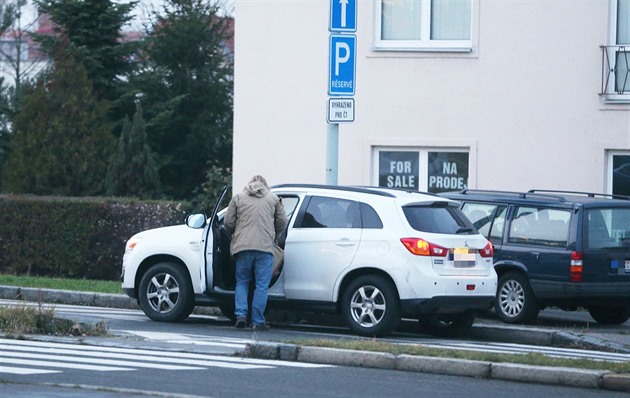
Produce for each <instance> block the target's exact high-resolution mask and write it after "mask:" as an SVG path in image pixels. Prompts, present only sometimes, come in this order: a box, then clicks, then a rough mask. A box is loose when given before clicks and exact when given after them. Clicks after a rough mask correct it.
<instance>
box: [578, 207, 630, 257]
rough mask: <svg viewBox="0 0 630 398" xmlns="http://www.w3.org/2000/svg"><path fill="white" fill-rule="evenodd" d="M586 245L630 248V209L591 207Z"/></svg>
mask: <svg viewBox="0 0 630 398" xmlns="http://www.w3.org/2000/svg"><path fill="white" fill-rule="evenodd" d="M585 232H586V247H588V248H590V249H600V248H616V247H626V248H630V209H628V208H612V209H590V210H587V212H586V225H585Z"/></svg>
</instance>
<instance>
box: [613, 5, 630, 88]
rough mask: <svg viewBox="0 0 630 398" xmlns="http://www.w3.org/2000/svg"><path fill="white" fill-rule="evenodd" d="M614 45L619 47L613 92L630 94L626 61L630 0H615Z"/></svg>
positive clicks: (629, 40) (629, 27)
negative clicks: (615, 25) (615, 23)
mask: <svg viewBox="0 0 630 398" xmlns="http://www.w3.org/2000/svg"><path fill="white" fill-rule="evenodd" d="M616 21H617V27H616V35H615V36H616V40H615V41H616V43H615V44H616V45H617V46H621V47H620V48H619V50H618V51H617V52H616V54H615V56H616V57H615V58H616V65H617V67H616V68H615V69H616V73H615V92H618V93H619V92H624V93H625V92H630V78H629V77H630V74H629V73H628V60H629V59H630V52H629V50H630V48H627V47H624V46H630V0H617V18H616Z"/></svg>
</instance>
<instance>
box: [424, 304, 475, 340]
mask: <svg viewBox="0 0 630 398" xmlns="http://www.w3.org/2000/svg"><path fill="white" fill-rule="evenodd" d="M475 317H476V314H475V311H472V310H470V311H465V312H463V313H459V314H432V315H427V316H421V317H419V318H418V321H419V322H420V326H421V328H422V329H423V330H424V331H426V332H428V333H429V334H431V335H433V336H436V337H459V336H462V335H464V334H466V333H467V332H468V331H469V330H470V329H471V328H472V325H473V323H475Z"/></svg>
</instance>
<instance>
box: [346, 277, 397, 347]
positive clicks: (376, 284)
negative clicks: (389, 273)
mask: <svg viewBox="0 0 630 398" xmlns="http://www.w3.org/2000/svg"><path fill="white" fill-rule="evenodd" d="M341 312H342V315H343V318H344V320H345V321H346V323H347V324H348V326H349V327H350V330H352V331H353V332H354V333H356V334H358V335H361V336H385V335H388V334H390V333H392V332H393V331H394V329H396V327H397V326H398V324H399V323H400V303H399V299H398V293H397V292H396V289H395V287H394V286H393V284H392V283H391V282H390V281H389V280H387V279H385V278H384V277H382V276H378V275H363V276H360V277H358V278H357V279H355V280H354V281H352V282H351V283H350V284H349V285H348V287H347V288H346V289H345V291H344V293H343V296H342V301H341Z"/></svg>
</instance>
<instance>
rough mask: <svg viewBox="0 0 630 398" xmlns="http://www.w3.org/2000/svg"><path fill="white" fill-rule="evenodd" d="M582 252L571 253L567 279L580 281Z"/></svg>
mask: <svg viewBox="0 0 630 398" xmlns="http://www.w3.org/2000/svg"><path fill="white" fill-rule="evenodd" d="M582 264H583V263H582V252H572V253H571V266H570V267H569V280H570V281H571V282H582Z"/></svg>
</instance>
